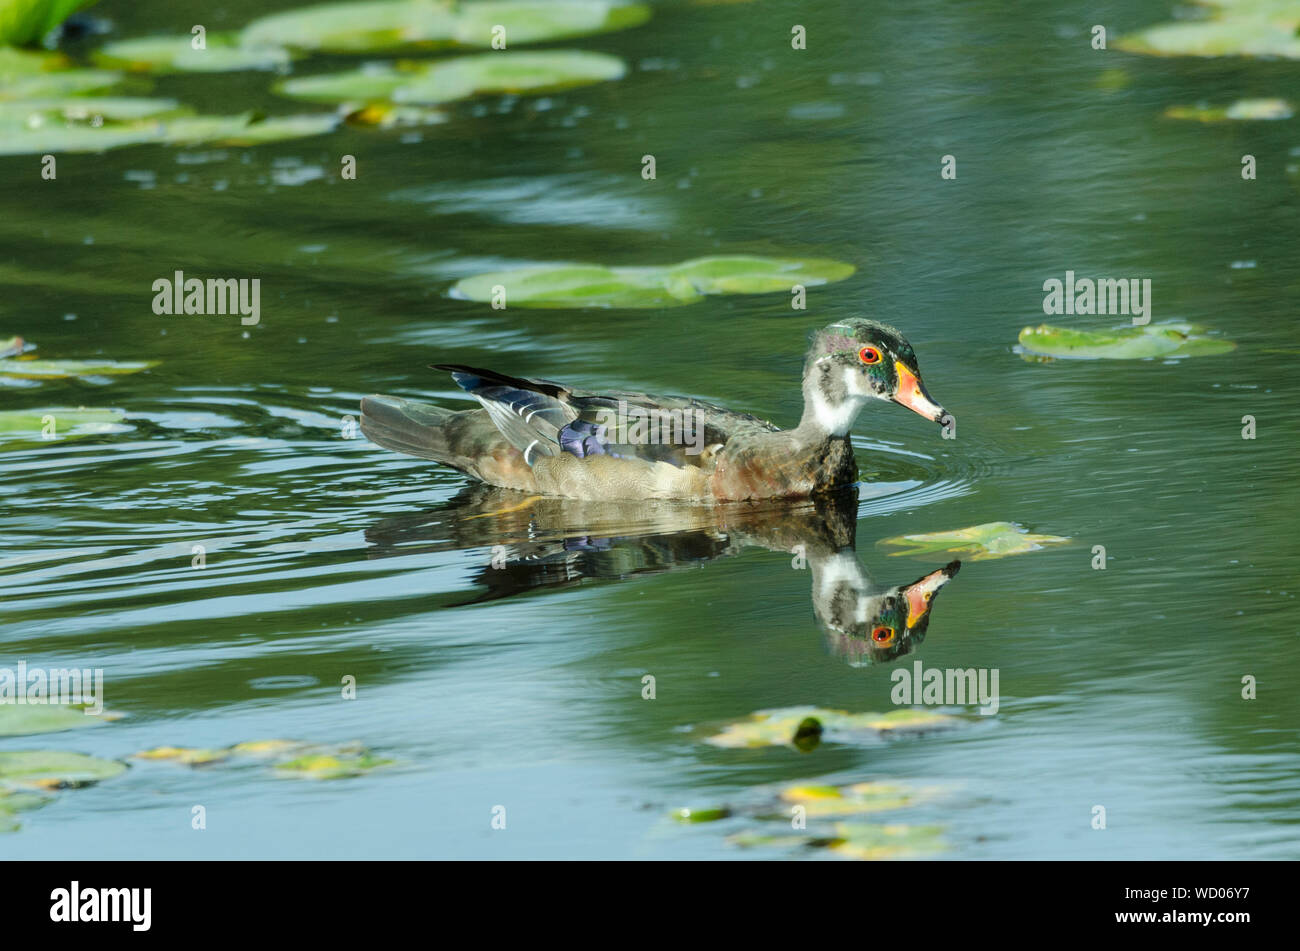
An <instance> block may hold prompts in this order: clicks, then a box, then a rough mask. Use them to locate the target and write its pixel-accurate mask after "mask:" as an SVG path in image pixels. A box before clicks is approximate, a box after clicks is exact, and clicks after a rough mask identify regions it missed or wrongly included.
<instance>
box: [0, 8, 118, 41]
mask: <svg viewBox="0 0 1300 951" xmlns="http://www.w3.org/2000/svg"><path fill="white" fill-rule="evenodd" d="M92 3H95V0H3V2H0V46H23V45H26V44H29V43H38V42H40V40H41V39H42V38H43V37H44V36H45V34H47V33H49V32H50V30H52V29H54V28H55V27H56V26H58V25H59V24H60V23H62V22H63V21H64V20H66V19H67V18H68V17H70V16H72V14H74V13H76V12H77V11H78V10H82V9H84V8H86V7H88V6H90V5H91V4H92Z"/></svg>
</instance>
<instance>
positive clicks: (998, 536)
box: [877, 522, 1070, 561]
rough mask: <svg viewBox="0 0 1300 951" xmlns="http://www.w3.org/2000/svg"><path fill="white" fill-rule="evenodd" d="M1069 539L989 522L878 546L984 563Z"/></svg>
mask: <svg viewBox="0 0 1300 951" xmlns="http://www.w3.org/2000/svg"><path fill="white" fill-rule="evenodd" d="M1069 540H1070V539H1069V538H1067V537H1064V536H1061V535H1034V534H1031V533H1030V532H1029V531H1028V530H1026V529H1025V528H1023V527H1021V526H1020V525H1017V524H1016V523H1015V522H985V523H984V524H983V525H972V526H970V527H969V528H958V529H955V530H953V531H950V532H930V533H928V534H921V535H898V536H895V537H894V538H882V539H881V540H880V541H879V542H877V544H879V545H882V546H885V547H891V546H892V547H895V548H898V549H899V550H898V551H891V552H890V554H891V555H926V556H929V555H932V554H935V553H937V552H939V553H944V554H963V555H964V554H968V555H970V556H971V558H972V560H974V561H984V560H986V559H990V558H1005V557H1006V556H1007V555H1020V554H1023V553H1025V552H1030V551H1041V550H1042V549H1043V548H1044V547H1045V546H1047V545H1061V544H1064V543H1066V542H1068V541H1069Z"/></svg>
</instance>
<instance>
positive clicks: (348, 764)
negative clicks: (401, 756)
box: [275, 753, 394, 779]
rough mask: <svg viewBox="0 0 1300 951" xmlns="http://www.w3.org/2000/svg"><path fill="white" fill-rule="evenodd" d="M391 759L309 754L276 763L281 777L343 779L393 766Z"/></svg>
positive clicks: (354, 755)
mask: <svg viewBox="0 0 1300 951" xmlns="http://www.w3.org/2000/svg"><path fill="white" fill-rule="evenodd" d="M393 763H394V761H393V760H391V759H384V758H382V757H378V756H372V755H370V754H369V753H359V754H357V753H354V754H332V753H309V754H307V755H305V756H299V757H297V758H295V759H291V760H288V761H286V762H283V763H276V765H275V768H276V769H277V770H279V771H280V772H279V775H281V776H290V777H296V778H299V779H343V778H345V777H350V776H360V775H362V774H364V773H368V772H370V771H371V770H374V769H380V768H382V767H385V766H392V765H393Z"/></svg>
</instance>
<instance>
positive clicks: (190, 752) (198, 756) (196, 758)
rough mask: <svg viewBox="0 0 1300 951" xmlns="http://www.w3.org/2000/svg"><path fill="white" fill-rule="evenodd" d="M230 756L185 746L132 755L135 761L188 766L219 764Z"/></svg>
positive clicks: (215, 750)
mask: <svg viewBox="0 0 1300 951" xmlns="http://www.w3.org/2000/svg"><path fill="white" fill-rule="evenodd" d="M229 756H230V751H229V750H218V749H190V748H188V747H183V746H158V747H155V748H154V749H151V750H142V751H141V752H139V753H133V754H132V757H133V758H134V759H147V760H170V761H171V762H174V763H184V764H185V765H186V766H204V765H206V764H208V763H219V762H221V761H222V760H224V759H226V758H228V757H229Z"/></svg>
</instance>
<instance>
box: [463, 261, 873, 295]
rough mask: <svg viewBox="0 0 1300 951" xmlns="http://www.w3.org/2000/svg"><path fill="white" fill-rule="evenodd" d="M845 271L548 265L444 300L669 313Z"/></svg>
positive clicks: (840, 265)
mask: <svg viewBox="0 0 1300 951" xmlns="http://www.w3.org/2000/svg"><path fill="white" fill-rule="evenodd" d="M853 270H854V268H853V265H851V264H845V263H844V262H841V261H830V260H825V259H817V258H808V259H799V258H762V257H752V256H734V257H707V258H696V259H694V260H691V261H686V262H683V263H682V264H675V265H668V266H664V267H602V266H600V265H596V264H553V265H544V266H538V267H526V268H518V269H516V270H513V271H497V272H493V273H488V274H478V275H475V276H473V277H467V278H464V279H463V280H460V281H458V282H457V283H456V284H455V286H453V287H452V289H451V296H452V297H458V298H461V299H464V300H473V301H481V302H485V303H486V302H490V301H492V300H493V297H494V292H493V288H495V287H497V286H500V287H503V288H505V293H506V300H507V303H508V305H510V306H519V307H672V306H680V305H683V304H690V303H694V302H695V301H698V300H702V299H703V297H704V296H705V295H710V294H763V293H770V292H773V291H788V290H789V289H790V288H791V287H793V286H794V285H795V284H802V285H804V286H805V287H808V286H815V285H819V284H828V283H832V282H834V281H842V280H844V279H845V278H846V277H848V276H849V275H850V274H852V273H853Z"/></svg>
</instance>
